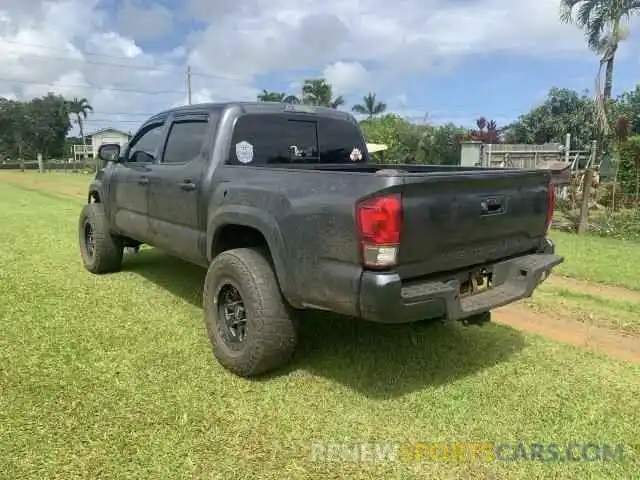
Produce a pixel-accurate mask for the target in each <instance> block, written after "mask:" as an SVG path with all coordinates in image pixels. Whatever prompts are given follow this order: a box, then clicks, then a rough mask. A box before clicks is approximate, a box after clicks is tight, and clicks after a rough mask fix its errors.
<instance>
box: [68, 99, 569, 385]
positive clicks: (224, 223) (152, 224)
mask: <svg viewBox="0 0 640 480" xmlns="http://www.w3.org/2000/svg"><path fill="white" fill-rule="evenodd" d="M121 150H122V151H121ZM99 156H100V159H102V160H103V161H104V168H102V169H101V170H100V171H99V172H98V173H97V175H96V177H95V179H94V180H93V182H92V183H91V185H90V189H89V193H88V199H87V200H88V201H87V204H86V205H85V206H84V208H83V209H82V213H81V214H80V219H79V242H80V250H81V256H82V260H83V263H84V266H85V268H86V269H87V270H88V271H89V272H92V273H96V274H102V273H107V272H114V271H117V270H119V269H120V268H121V265H122V261H123V252H124V249H125V247H133V248H137V247H139V246H140V245H141V244H148V245H151V246H153V247H156V248H158V249H161V250H163V251H166V252H168V253H169V254H171V255H174V256H176V257H179V258H182V259H184V260H185V261H188V262H192V263H194V264H198V265H201V266H202V267H204V268H207V269H208V271H207V275H206V280H205V283H204V293H203V303H204V316H205V324H206V327H207V332H208V335H209V338H210V340H211V343H212V347H213V352H214V355H215V357H216V358H217V359H218V361H219V362H220V363H221V364H222V365H223V366H224V367H225V368H227V369H229V370H230V371H232V372H234V373H235V374H236V375H240V376H246V377H249V376H254V375H259V374H262V373H265V372H268V371H270V370H273V369H276V368H278V367H280V366H281V365H283V364H284V363H286V362H288V360H289V359H290V356H291V354H292V353H293V351H294V349H295V346H296V342H297V334H296V332H297V329H296V315H295V312H296V310H300V309H318V310H326V311H331V312H335V313H338V314H343V315H346V316H351V317H358V318H362V319H365V320H369V321H373V322H387V323H402V322H415V321H420V320H427V319H432V318H447V319H449V320H461V321H463V322H464V323H466V324H478V323H483V322H485V321H488V320H489V319H490V311H491V310H492V309H493V308H496V307H499V306H502V305H506V304H508V303H511V302H514V301H516V300H519V299H521V298H524V297H528V296H530V295H531V294H532V292H533V290H534V289H535V288H536V286H537V285H538V284H539V283H540V282H541V281H543V280H544V279H545V278H546V277H547V275H549V273H550V272H551V270H552V269H553V267H555V266H556V265H558V264H560V263H561V262H562V257H560V256H558V255H555V253H554V246H553V244H552V242H551V241H550V240H548V239H547V231H548V228H549V224H550V221H551V214H552V211H553V206H554V190H553V188H551V186H550V173H549V172H548V171H544V170H514V169H489V168H464V167H449V166H440V165H377V164H373V163H370V161H369V160H370V159H369V154H368V152H367V146H366V143H365V140H364V138H363V135H362V132H361V130H360V128H359V125H358V123H357V121H356V120H355V119H354V117H353V116H351V115H350V114H348V113H345V112H340V111H336V110H332V109H326V108H318V107H309V106H301V105H286V104H277V103H257V102H256V103H225V104H202V105H190V106H185V107H179V108H176V109H173V110H169V111H166V112H163V113H160V114H158V115H155V116H153V117H152V118H150V119H149V120H147V121H146V122H145V123H144V124H143V125H142V127H141V128H140V129H139V130H138V132H137V133H136V134H135V135H134V136H133V138H132V140H131V142H130V143H129V144H128V145H127V146H126V148H124V149H121V148H120V146H119V145H115V144H108V145H102V146H101V147H100V149H99Z"/></svg>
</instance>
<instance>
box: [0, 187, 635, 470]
mask: <svg viewBox="0 0 640 480" xmlns="http://www.w3.org/2000/svg"><path fill="white" fill-rule="evenodd" d="M1 181H2V176H0V182H1ZM85 185H86V183H85ZM71 196H73V195H71ZM78 213H79V202H78V201H77V200H73V199H68V198H63V197H57V196H51V195H48V194H47V195H44V194H41V193H37V192H35V191H32V190H25V189H24V188H19V187H16V186H13V185H9V184H7V183H0V225H2V234H1V235H0V251H1V252H2V255H0V292H2V302H0V322H2V335H0V424H1V425H2V430H0V458H2V462H0V478H7V479H18V478H20V479H27V478H33V479H42V478H59V479H65V480H68V479H73V478H98V477H99V478H114V479H116V478H117V479H121V478H140V479H148V478H171V479H174V478H178V479H179V478H185V479H187V478H189V479H193V478H202V479H210V478H211V479H213V478H216V479H217V478H220V479H228V478H278V479H279V478H402V479H405V478H433V479H454V478H495V479H513V478H541V477H542V476H544V475H546V476H554V477H555V478H576V479H588V478H593V479H601V478H612V479H615V478H619V479H627V478H632V477H633V476H634V475H635V474H633V472H634V471H635V472H638V470H639V469H640V457H638V456H637V455H636V456H633V455H630V456H629V457H628V458H627V460H626V461H625V462H623V463H616V462H597V461H596V462H588V461H582V462H559V463H555V462H551V463H548V462H539V461H529V462H526V461H519V462H518V461H517V462H490V463H482V462H475V463H464V464H459V465H456V464H447V463H434V462H429V461H422V462H415V463H402V462H398V461H395V462H374V463H372V462H368V463H350V462H348V461H347V462H343V463H339V462H330V461H328V462H325V461H315V462H314V461H311V458H310V449H311V446H312V444H313V442H319V441H326V442H341V441H348V442H357V443H362V442H404V441H409V442H419V441H428V442H436V441H447V442H465V441H476V442H483V441H484V442H492V441H493V442H507V443H515V442H518V441H523V442H527V443H557V444H563V443H565V442H581V443H586V442H605V443H609V444H617V443H627V444H628V443H630V442H631V443H633V442H637V439H638V434H639V433H640V429H639V427H638V425H639V421H640V411H639V410H638V408H637V405H638V397H639V395H640V385H639V383H638V378H640V367H639V366H637V365H631V364H626V363H622V362H617V361H613V360H611V359H608V358H604V357H600V356H596V355H595V354H591V353H588V352H585V351H582V350H578V349H575V348H572V347H569V346H566V345H563V344H557V343H553V342H550V341H546V340H544V339H541V338H538V337H533V336H527V335H523V334H521V333H519V332H517V331H515V330H513V329H510V328H508V327H504V326H500V325H495V324H494V325H488V326H486V327H483V328H464V327H461V326H458V325H439V324H435V325H409V326H392V325H391V326H387V325H375V324H369V323H365V322H356V321H348V320H344V319H338V318H334V317H330V316H326V315H321V314H317V315H308V316H306V317H305V318H304V322H303V327H302V333H301V336H302V339H301V346H300V349H299V352H298V354H297V355H296V357H295V358H294V361H293V363H292V365H291V367H290V368H288V369H287V370H286V371H284V372H281V374H279V375H275V376H273V377H272V378H268V379H264V380H260V381H247V380H242V379H239V378H236V377H234V376H232V375H231V374H228V373H227V372H225V371H224V370H223V369H222V368H221V367H220V366H218V364H217V363H216V362H215V361H214V359H213V356H212V355H211V351H210V346H209V343H208V340H207V338H206V335H205V330H204V325H203V319H202V309H201V307H200V305H201V287H202V282H203V278H204V271H203V270H201V269H199V268H197V267H193V266H191V265H188V264H186V263H184V262H181V261H179V260H174V259H172V258H169V257H167V256H165V255H163V254H161V253H158V252H156V251H154V250H151V249H149V250H146V251H143V252H141V253H140V255H138V256H131V257H128V258H127V259H126V260H125V262H126V263H125V271H123V272H122V273H118V274H113V275H107V276H92V275H90V274H88V273H86V272H85V271H84V270H83V269H82V266H81V263H80V258H79V253H78V247H77V242H76V222H77V218H78Z"/></svg>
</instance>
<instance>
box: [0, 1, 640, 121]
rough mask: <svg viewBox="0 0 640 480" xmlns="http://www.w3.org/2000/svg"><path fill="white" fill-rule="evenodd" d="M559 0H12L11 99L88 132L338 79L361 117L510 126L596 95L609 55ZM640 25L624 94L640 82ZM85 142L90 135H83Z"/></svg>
mask: <svg viewBox="0 0 640 480" xmlns="http://www.w3.org/2000/svg"><path fill="white" fill-rule="evenodd" d="M558 12H559V0H519V1H518V2H513V1H510V0H396V1H395V2H389V1H383V0H323V1H317V0H316V1H309V0H269V1H266V0H233V1H231V0H155V1H150V0H49V1H43V0H0V59H2V60H1V63H0V65H2V68H0V96H3V97H6V98H13V99H27V98H31V97H33V96H38V95H43V94H46V93H47V92H48V91H54V92H57V93H60V94H62V95H64V96H65V97H69V98H73V97H79V98H82V97H85V98H87V99H88V100H89V102H90V103H91V105H93V107H94V113H93V115H91V116H90V118H89V120H88V122H87V130H88V131H91V130H96V129H99V128H104V127H114V128H118V129H121V130H124V131H135V130H136V128H137V127H138V126H139V125H140V124H141V123H142V122H143V121H144V120H145V119H146V118H147V117H149V116H151V115H152V114H154V113H157V112H159V111H161V110H164V109H166V108H171V107H174V106H177V105H182V104H185V103H186V102H187V94H186V70H187V66H190V67H191V71H192V77H191V78H192V100H193V102H194V103H199V102H208V101H233V100H238V101H240V100H254V99H255V98H256V95H257V94H258V93H259V92H260V91H261V90H262V89H267V90H273V91H283V92H285V91H286V92H287V93H291V94H299V93H300V89H301V85H302V82H303V80H304V79H305V78H316V77H321V76H324V77H325V78H326V79H327V80H328V81H329V82H330V83H331V84H332V85H333V87H334V90H335V93H336V94H339V95H343V96H344V98H345V99H346V102H347V104H346V107H345V108H347V109H351V107H352V106H353V105H354V104H356V103H360V101H361V99H362V97H363V95H365V94H367V93H368V92H370V91H372V92H375V93H376V94H377V97H378V99H379V100H381V101H384V102H385V103H386V104H387V105H388V110H389V111H391V112H395V113H398V114H400V115H402V116H405V117H407V118H410V119H412V120H414V121H425V120H426V121H429V122H433V123H444V122H449V121H451V122H454V123H457V124H460V125H464V126H468V127H471V126H473V123H474V120H475V119H476V118H478V117H479V116H484V117H486V118H489V119H494V120H496V121H497V123H498V124H499V125H504V124H507V123H509V122H511V121H513V120H515V119H517V117H518V115H520V114H522V113H524V112H526V111H527V110H529V109H530V108H531V107H533V106H534V105H535V104H536V103H538V102H540V101H541V100H542V99H543V98H544V97H545V95H546V92H547V91H548V90H549V88H550V87H553V86H557V87H568V88H572V89H575V90H578V91H583V90H587V89H591V90H592V89H593V86H594V80H595V75H596V72H597V68H598V58H597V57H596V56H595V55H594V54H592V53H591V52H589V51H588V50H587V48H586V46H585V42H584V39H583V36H582V33H581V32H580V30H578V29H577V28H576V27H574V26H571V25H564V24H562V23H560V22H559V20H558ZM638 38H640V22H638V21H637V19H634V20H633V21H632V24H631V25H630V36H629V38H628V39H627V41H626V42H625V43H624V44H623V46H622V48H621V49H620V51H619V54H618V60H617V65H616V76H615V82H614V93H615V92H620V91H623V90H626V89H630V88H632V87H634V86H635V84H636V83H638V82H640V75H639V73H640V42H639V41H638ZM74 132H75V133H77V129H75V128H74Z"/></svg>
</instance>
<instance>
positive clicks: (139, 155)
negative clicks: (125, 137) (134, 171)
mask: <svg viewBox="0 0 640 480" xmlns="http://www.w3.org/2000/svg"><path fill="white" fill-rule="evenodd" d="M162 127H163V124H162V123H158V124H155V125H152V126H150V127H149V128H148V129H147V130H146V131H145V132H144V133H143V134H142V136H140V137H138V138H137V139H135V140H134V141H133V142H132V143H131V146H130V148H129V154H128V155H127V162H135V163H153V162H155V160H156V157H155V155H156V152H157V151H158V148H159V147H160V141H161V140H162Z"/></svg>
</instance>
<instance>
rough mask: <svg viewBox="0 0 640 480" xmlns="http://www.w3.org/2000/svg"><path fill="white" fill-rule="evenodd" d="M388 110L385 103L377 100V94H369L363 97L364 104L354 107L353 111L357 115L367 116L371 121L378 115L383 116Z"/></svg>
mask: <svg viewBox="0 0 640 480" xmlns="http://www.w3.org/2000/svg"><path fill="white" fill-rule="evenodd" d="M386 110H387V104H386V103H383V102H378V101H377V99H376V94H375V93H372V92H369V93H368V94H367V95H365V96H364V97H362V103H361V104H357V105H354V106H353V108H352V111H354V112H355V113H360V114H362V115H366V116H367V117H368V118H369V119H372V118H373V117H375V116H376V115H381V114H382V113H384V112H385V111H386Z"/></svg>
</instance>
